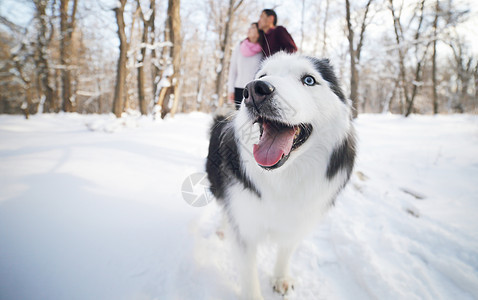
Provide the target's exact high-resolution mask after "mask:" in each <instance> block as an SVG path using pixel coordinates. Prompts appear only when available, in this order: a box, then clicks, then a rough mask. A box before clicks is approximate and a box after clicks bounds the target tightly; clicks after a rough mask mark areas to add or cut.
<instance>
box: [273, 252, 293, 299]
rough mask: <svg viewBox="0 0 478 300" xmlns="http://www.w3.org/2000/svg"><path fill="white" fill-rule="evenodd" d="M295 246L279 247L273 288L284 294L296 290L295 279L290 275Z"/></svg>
mask: <svg viewBox="0 0 478 300" xmlns="http://www.w3.org/2000/svg"><path fill="white" fill-rule="evenodd" d="M295 248H296V247H295V246H287V247H279V251H278V253H277V262H276V265H275V269H274V277H273V278H272V288H273V289H274V292H276V293H279V294H281V295H282V296H286V295H290V294H291V293H292V292H291V291H292V290H294V280H293V279H292V278H291V277H290V272H289V265H290V258H291V256H292V253H294V250H295Z"/></svg>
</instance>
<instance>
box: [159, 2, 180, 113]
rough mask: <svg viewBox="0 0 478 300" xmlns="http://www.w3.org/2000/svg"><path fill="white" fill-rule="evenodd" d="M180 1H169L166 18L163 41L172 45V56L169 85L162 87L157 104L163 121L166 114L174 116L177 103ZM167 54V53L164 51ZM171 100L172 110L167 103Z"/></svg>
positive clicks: (170, 52) (170, 51)
mask: <svg viewBox="0 0 478 300" xmlns="http://www.w3.org/2000/svg"><path fill="white" fill-rule="evenodd" d="M179 7H180V0H169V2H168V17H167V19H166V31H165V35H166V36H165V40H166V41H170V42H171V43H172V47H171V48H170V49H169V55H171V54H172V68H173V74H172V75H171V76H170V77H169V81H170V85H169V86H167V87H162V89H161V92H160V97H159V100H158V102H159V103H160V105H161V118H162V119H164V118H165V117H166V115H167V114H168V113H170V112H171V116H174V114H175V113H176V109H177V107H178V103H179V76H180V65H181V17H180V15H179ZM166 53H168V51H166ZM171 98H173V99H172V100H173V101H174V102H173V105H172V109H170V108H169V102H170V101H171Z"/></svg>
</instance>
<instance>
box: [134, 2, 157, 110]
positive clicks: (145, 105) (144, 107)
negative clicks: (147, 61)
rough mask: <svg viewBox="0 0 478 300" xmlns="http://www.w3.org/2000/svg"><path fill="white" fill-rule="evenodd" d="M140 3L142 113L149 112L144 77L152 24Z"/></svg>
mask: <svg viewBox="0 0 478 300" xmlns="http://www.w3.org/2000/svg"><path fill="white" fill-rule="evenodd" d="M154 2H155V0H151V2H150V9H154ZM136 3H137V5H138V9H139V13H140V17H141V20H142V21H143V33H142V36H141V49H140V56H139V59H138V102H139V111H140V112H141V114H142V115H147V114H148V103H147V101H146V94H145V92H144V84H145V77H144V58H145V56H146V45H147V44H148V42H149V39H148V34H149V27H150V26H151V19H148V20H146V18H145V16H144V13H143V11H142V9H141V5H140V3H139V0H136ZM149 18H150V17H149Z"/></svg>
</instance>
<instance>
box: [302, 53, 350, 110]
mask: <svg viewBox="0 0 478 300" xmlns="http://www.w3.org/2000/svg"><path fill="white" fill-rule="evenodd" d="M307 59H309V60H310V61H311V62H312V64H313V65H314V68H315V69H316V70H317V72H319V73H320V75H321V76H322V78H323V79H324V80H325V81H327V82H328V83H329V86H330V89H332V91H333V92H334V94H335V95H337V97H339V99H340V100H341V101H342V102H344V103H347V102H346V101H345V96H344V93H343V92H342V89H341V88H340V84H339V81H338V79H337V76H335V72H334V68H333V67H332V65H331V63H330V60H329V59H328V58H322V59H318V58H315V57H310V56H307Z"/></svg>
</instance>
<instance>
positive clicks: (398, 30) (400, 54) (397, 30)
mask: <svg viewBox="0 0 478 300" xmlns="http://www.w3.org/2000/svg"><path fill="white" fill-rule="evenodd" d="M389 2H390V11H391V12H392V17H393V29H394V32H395V41H396V43H397V50H398V64H399V68H400V75H399V77H400V86H401V87H402V90H403V93H402V95H403V96H404V97H405V102H406V104H407V105H408V103H410V99H409V97H408V87H407V82H406V69H405V62H404V60H405V58H404V54H403V51H402V43H401V41H400V39H401V25H400V19H399V17H398V16H396V14H395V9H394V7H393V0H389ZM401 103H402V102H401ZM401 111H402V113H403V105H402V104H401Z"/></svg>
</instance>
